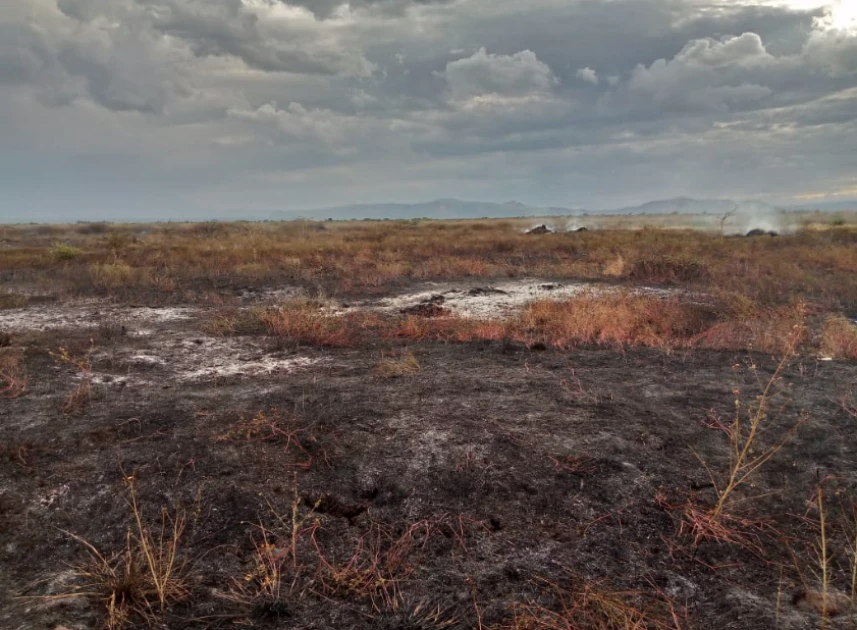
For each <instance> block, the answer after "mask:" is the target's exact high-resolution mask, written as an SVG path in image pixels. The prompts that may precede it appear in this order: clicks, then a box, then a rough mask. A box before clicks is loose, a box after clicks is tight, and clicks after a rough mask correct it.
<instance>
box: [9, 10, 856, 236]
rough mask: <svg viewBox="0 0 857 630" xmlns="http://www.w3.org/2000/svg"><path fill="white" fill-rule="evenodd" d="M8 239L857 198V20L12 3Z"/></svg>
mask: <svg viewBox="0 0 857 630" xmlns="http://www.w3.org/2000/svg"><path fill="white" fill-rule="evenodd" d="M2 4H3V9H2V11H0V186H2V189H1V190H2V196H0V221H27V220H62V219H69V220H75V219H95V218H111V219H123V218H134V219H138V218H141V217H147V218H152V219H163V218H170V217H173V218H179V217H190V218H208V217H224V216H236V217H237V216H242V215H243V216H260V215H265V214H266V213H270V212H274V211H277V210H289V209H301V208H311V207H320V206H327V205H341V204H349V203H358V202H375V201H405V202H408V201H423V200H427V199H433V198H437V197H461V198H469V199H481V200H488V201H504V200H509V199H517V200H519V201H522V202H525V203H529V204H534V205H563V206H575V207H589V208H598V207H615V206H622V205H631V204H636V203H641V202H644V201H647V200H650V199H654V198H666V197H673V196H679V195H687V196H696V197H739V198H758V199H764V200H768V201H772V202H775V203H793V202H803V201H806V202H807V203H811V202H813V201H816V200H819V201H820V200H828V201H833V200H840V199H851V198H857V157H855V156H857V0H826V1H825V0H782V1H777V0H766V1H760V0H757V1H755V2H750V1H741V0H354V1H353V2H350V3H343V2H341V1H340V0H291V1H290V2H285V1H283V0H3V2H2Z"/></svg>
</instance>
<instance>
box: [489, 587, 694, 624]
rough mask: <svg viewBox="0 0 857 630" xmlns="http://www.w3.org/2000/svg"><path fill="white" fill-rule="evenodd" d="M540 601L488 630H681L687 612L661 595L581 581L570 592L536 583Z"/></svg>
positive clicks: (522, 607)
mask: <svg viewBox="0 0 857 630" xmlns="http://www.w3.org/2000/svg"><path fill="white" fill-rule="evenodd" d="M535 586H536V587H537V588H538V589H539V590H540V591H541V596H542V597H541V599H542V600H544V599H547V600H551V603H550V604H545V603H542V602H530V603H525V604H519V605H517V606H515V607H514V614H513V616H512V618H511V620H510V621H509V622H507V623H504V624H502V625H499V626H495V627H493V628H492V629H491V630H681V628H684V627H686V626H685V619H686V612H685V611H682V610H680V609H679V608H678V607H677V606H675V605H674V604H673V603H672V602H670V601H669V600H668V599H667V598H666V597H664V596H663V595H661V594H659V593H657V592H655V593H643V592H638V591H616V590H613V589H610V588H606V587H603V586H601V585H599V584H593V583H590V582H586V581H584V580H573V583H572V586H571V587H570V588H562V587H560V586H558V585H557V584H554V583H552V582H546V581H537V582H536V583H535Z"/></svg>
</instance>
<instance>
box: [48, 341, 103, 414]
mask: <svg viewBox="0 0 857 630" xmlns="http://www.w3.org/2000/svg"><path fill="white" fill-rule="evenodd" d="M94 353H95V341H94V340H93V339H90V341H89V348H88V349H87V350H86V352H85V353H84V355H83V356H81V357H76V356H74V355H72V354H71V352H70V351H69V349H68V348H64V347H61V348H60V349H59V350H58V351H57V352H51V353H50V355H51V356H52V357H53V359H54V361H56V362H57V364H60V365H70V366H72V367H73V368H75V369H76V370H77V374H76V376H77V378H78V379H79V380H80V382H79V383H78V385H77V387H75V388H74V389H73V390H72V391H71V393H70V394H68V396H66V397H65V400H64V401H63V404H62V407H61V408H60V409H61V411H62V412H63V413H65V414H73V413H79V412H81V411H83V410H84V409H85V408H86V406H87V405H88V404H89V403H90V401H91V400H92V355H93V354H94Z"/></svg>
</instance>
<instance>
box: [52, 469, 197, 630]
mask: <svg viewBox="0 0 857 630" xmlns="http://www.w3.org/2000/svg"><path fill="white" fill-rule="evenodd" d="M125 482H126V484H127V486H128V489H129V495H130V498H129V505H130V509H131V515H132V520H133V526H132V527H129V529H128V533H127V535H126V542H125V546H124V548H123V549H121V550H120V551H118V552H116V553H112V554H106V553H102V552H101V551H99V550H98V549H97V548H96V547H95V546H94V545H92V544H91V543H89V542H88V541H86V540H84V539H83V538H81V537H80V536H76V535H75V534H71V533H68V532H66V533H68V535H69V536H71V537H72V538H73V539H74V540H76V541H77V542H79V543H80V544H82V545H83V546H84V548H85V549H86V551H87V553H88V555H89V558H88V559H87V561H86V562H84V563H82V564H80V565H77V566H75V567H73V568H72V573H73V578H74V579H73V585H72V587H71V589H70V590H69V591H67V592H65V593H62V594H60V595H56V596H53V597H51V599H75V598H84V599H88V600H91V601H95V602H97V603H98V604H99V605H100V606H102V607H103V611H104V623H105V625H106V627H107V628H109V629H110V630H115V629H118V628H122V627H124V626H126V625H127V624H129V623H131V622H133V621H134V620H135V619H136V620H140V621H143V622H145V623H151V622H153V621H154V620H155V618H156V617H157V616H158V615H159V614H162V613H164V612H165V611H166V610H167V607H168V606H169V605H171V604H172V603H174V602H177V601H180V600H182V599H184V598H185V597H187V595H188V594H189V590H188V582H187V570H186V569H187V563H186V561H185V559H184V558H183V557H182V553H181V540H182V535H183V534H184V530H185V526H186V524H187V518H186V515H185V514H184V512H182V511H177V513H176V514H174V515H172V516H171V515H170V514H169V513H168V512H167V510H166V509H165V508H164V509H162V510H161V514H160V519H159V521H158V524H157V526H156V527H155V528H154V530H153V529H152V528H150V527H149V526H148V525H146V523H145V522H144V515H143V511H142V507H141V505H140V504H139V502H138V499H137V492H136V489H135V487H134V478H133V477H131V476H126V478H125Z"/></svg>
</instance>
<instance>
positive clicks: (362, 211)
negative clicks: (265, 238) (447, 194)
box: [273, 199, 571, 220]
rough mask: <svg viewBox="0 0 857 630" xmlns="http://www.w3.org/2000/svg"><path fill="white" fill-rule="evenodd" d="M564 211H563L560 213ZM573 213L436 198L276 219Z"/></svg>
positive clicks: (287, 214) (511, 203)
mask: <svg viewBox="0 0 857 630" xmlns="http://www.w3.org/2000/svg"><path fill="white" fill-rule="evenodd" d="M557 210H560V211H557ZM570 212H571V210H567V209H565V208H562V209H548V208H539V207H536V206H527V205H525V204H522V203H519V202H517V201H509V202H506V203H491V202H483V201H461V200H460V199H436V200H434V201H428V202H425V203H367V204H356V205H351V206H336V207H332V208H320V209H316V210H307V211H304V212H278V213H275V214H274V216H273V218H275V219H283V218H296V217H297V216H301V217H305V218H311V219H321V220H323V219H328V218H330V219H336V220H355V219H357V220H359V219H423V218H425V219H477V218H481V217H492V218H510V217H532V216H548V215H555V214H568V213H570Z"/></svg>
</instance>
